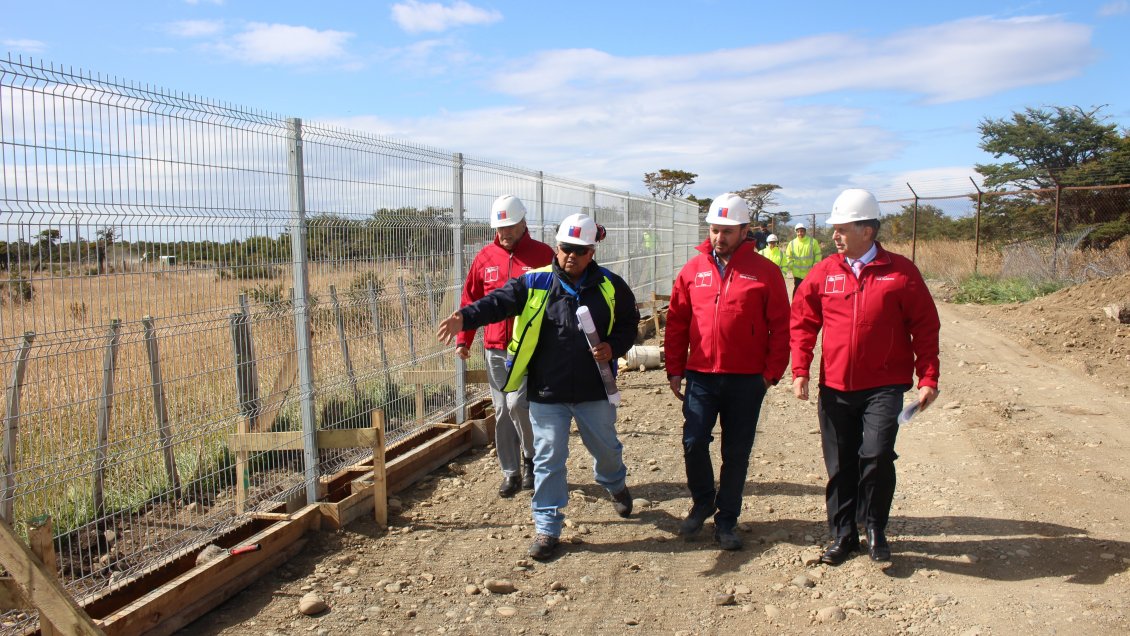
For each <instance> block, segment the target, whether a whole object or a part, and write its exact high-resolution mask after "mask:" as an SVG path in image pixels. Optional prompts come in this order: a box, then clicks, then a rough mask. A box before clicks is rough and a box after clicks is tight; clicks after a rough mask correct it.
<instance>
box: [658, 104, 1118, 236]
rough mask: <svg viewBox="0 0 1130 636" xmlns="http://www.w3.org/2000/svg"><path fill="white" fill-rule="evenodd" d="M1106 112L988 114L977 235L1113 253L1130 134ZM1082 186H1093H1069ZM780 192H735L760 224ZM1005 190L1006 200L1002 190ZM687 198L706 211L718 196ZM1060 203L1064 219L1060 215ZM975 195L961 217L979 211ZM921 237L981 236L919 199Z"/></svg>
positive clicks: (906, 220)
mask: <svg viewBox="0 0 1130 636" xmlns="http://www.w3.org/2000/svg"><path fill="white" fill-rule="evenodd" d="M1104 109H1105V106H1096V107H1092V108H1088V109H1085V108H1082V107H1079V106H1055V107H1051V108H1026V109H1024V110H1023V111H1017V112H1014V113H1012V114H1011V115H1010V116H1008V117H1003V118H999V119H993V118H985V119H983V120H982V121H981V122H980V124H979V126H978V131H979V132H980V134H981V142H980V144H979V146H978V147H979V148H981V149H982V150H984V151H985V152H987V153H989V154H990V155H992V157H993V158H994V159H998V160H1000V161H999V162H997V163H985V164H977V165H976V166H975V168H974V170H975V171H976V172H977V173H978V174H980V175H981V177H982V181H983V184H984V186H983V187H984V188H985V193H984V195H983V196H982V197H981V223H980V236H981V238H982V239H983V240H986V241H990V242H998V243H999V242H1009V241H1015V240H1024V239H1026V238H1035V237H1046V236H1049V235H1050V233H1051V232H1052V231H1053V230H1054V229H1058V230H1059V231H1060V232H1072V231H1078V230H1082V229H1086V230H1087V236H1086V239H1085V240H1084V245H1086V246H1090V247H1099V248H1102V247H1106V246H1109V245H1110V244H1111V243H1113V242H1114V241H1117V240H1119V239H1121V238H1123V237H1125V236H1130V188H1106V186H1117V185H1125V184H1130V131H1127V130H1125V129H1124V130H1121V131H1120V130H1119V129H1118V127H1117V126H1116V125H1115V124H1114V123H1112V122H1111V121H1110V117H1109V116H1107V115H1106V114H1105V113H1104ZM698 176H699V175H698V174H696V173H693V172H690V171H686V170H672V169H661V170H658V171H656V172H649V173H645V174H644V180H643V181H644V186H645V187H646V188H647V189H648V191H649V192H650V193H651V194H652V196H655V197H661V198H663V199H667V198H669V197H672V196H683V195H684V194H686V192H687V189H688V188H689V187H690V186H692V185H694V183H695V179H696V178H698ZM1075 187H1085V188H1087V189H1086V190H1070V189H1069V190H1063V189H1064V188H1075ZM780 190H781V186H779V185H777V184H771V183H755V184H753V185H751V186H748V187H746V188H740V189H739V188H735V189H734V190H733V192H735V193H737V194H738V195H739V196H741V197H743V198H744V199H745V200H746V201H747V202H748V203H749V205H750V211H751V213H752V214H753V215H754V217H753V218H754V220H755V221H765V220H768V219H769V218H770V217H777V220H779V221H783V222H786V223H787V222H788V221H789V220H790V215H789V214H788V213H787V212H783V213H782V212H772V211H770V210H769V208H772V207H775V206H777V201H776V195H777V193H778V192H779V191H780ZM1005 193H1008V194H1005ZM686 196H687V199H688V200H691V201H695V202H697V203H698V204H699V207H700V210H701V212H702V213H703V214H705V213H706V210H707V209H708V208H709V206H710V203H711V199H698V198H696V197H695V196H694V195H693V194H689V195H686ZM1057 199H1058V206H1059V215H1058V219H1057V218H1055V213H1054V211H1055V208H1056V204H1057ZM976 201H977V196H976V195H972V196H971V197H970V200H969V201H967V202H966V203H967V205H963V206H962V209H963V211H969V210H972V209H973V208H974V207H975V205H974V204H975V202H976ZM914 207H915V206H914V205H913V204H907V205H903V206H902V208H901V209H900V211H899V212H898V213H897V214H894V215H889V216H886V217H884V218H883V226H884V227H883V235H884V237H885V238H886V239H887V240H892V241H899V240H905V239H909V238H910V236H911V234H912V233H913V232H914V221H913V217H914ZM917 210H918V223H917V236H918V237H919V238H921V239H927V240H929V239H937V238H949V239H972V238H973V237H974V235H975V234H976V233H977V231H978V230H977V227H976V222H975V220H974V218H973V216H972V215H971V214H963V215H960V216H950V215H947V214H946V213H945V212H944V210H942V209H941V208H940V207H938V206H937V205H934V204H932V203H923V202H921V201H920V202H919V205H918V206H917Z"/></svg>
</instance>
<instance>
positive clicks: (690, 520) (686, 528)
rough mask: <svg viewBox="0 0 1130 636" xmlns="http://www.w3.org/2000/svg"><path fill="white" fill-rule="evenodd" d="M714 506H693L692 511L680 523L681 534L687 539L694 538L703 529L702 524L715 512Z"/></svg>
mask: <svg viewBox="0 0 1130 636" xmlns="http://www.w3.org/2000/svg"><path fill="white" fill-rule="evenodd" d="M714 510H715V508H714V506H691V511H690V512H688V513H687V516H686V517H685V518H684V519H683V522H682V523H681V524H679V534H680V535H681V536H682V537H683V538H685V539H688V540H689V539H692V538H694V536H695V535H697V534H698V533H699V532H701V531H702V524H704V523H706V520H707V519H709V518H710V517H711V515H713V514H714Z"/></svg>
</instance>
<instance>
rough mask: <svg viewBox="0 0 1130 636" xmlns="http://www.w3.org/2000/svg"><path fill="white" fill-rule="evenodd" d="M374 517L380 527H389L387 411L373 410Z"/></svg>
mask: <svg viewBox="0 0 1130 636" xmlns="http://www.w3.org/2000/svg"><path fill="white" fill-rule="evenodd" d="M373 428H374V429H376V433H377V439H376V441H374V442H373V518H374V520H375V521H376V522H377V526H378V527H380V528H382V529H383V528H387V527H388V480H387V475H386V474H385V412H384V411H382V410H380V409H377V410H375V411H373Z"/></svg>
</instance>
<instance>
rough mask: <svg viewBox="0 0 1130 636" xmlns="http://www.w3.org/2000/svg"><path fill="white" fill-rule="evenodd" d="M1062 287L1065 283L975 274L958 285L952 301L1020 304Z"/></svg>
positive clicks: (981, 303)
mask: <svg viewBox="0 0 1130 636" xmlns="http://www.w3.org/2000/svg"><path fill="white" fill-rule="evenodd" d="M1064 286H1066V283H1064V282H1061V281H1039V282H1037V281H1031V280H1028V279H1025V278H994V277H992V276H984V275H981V274H975V275H973V276H970V277H968V278H966V279H964V280H962V281H961V282H960V283H959V284H958V289H957V294H955V295H954V298H953V300H954V302H958V303H973V304H976V305H999V304H1002V303H1022V302H1026V301H1029V300H1032V299H1033V298H1038V297H1040V296H1046V295H1048V294H1050V293H1052V292H1054V291H1056V290H1059V289H1062V288H1063V287H1064Z"/></svg>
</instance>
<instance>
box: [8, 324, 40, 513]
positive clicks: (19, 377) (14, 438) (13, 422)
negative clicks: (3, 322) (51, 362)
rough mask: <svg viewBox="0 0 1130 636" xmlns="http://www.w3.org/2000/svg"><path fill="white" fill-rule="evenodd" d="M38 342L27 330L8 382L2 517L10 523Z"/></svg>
mask: <svg viewBox="0 0 1130 636" xmlns="http://www.w3.org/2000/svg"><path fill="white" fill-rule="evenodd" d="M34 341H35V332H34V331H28V332H25V333H24V340H23V342H21V343H20V350H19V351H18V352H17V353H16V361H15V364H13V365H12V379H11V381H10V382H8V409H7V411H6V412H5V413H4V489H3V493H2V494H0V502H2V504H0V517H2V518H3V520H4V521H7V522H8V523H11V522H12V519H13V515H14V511H15V496H16V449H17V448H18V443H19V425H20V392H21V391H22V390H23V387H24V371H26V370H27V359H28V356H29V355H31V343H32V342H34Z"/></svg>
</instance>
